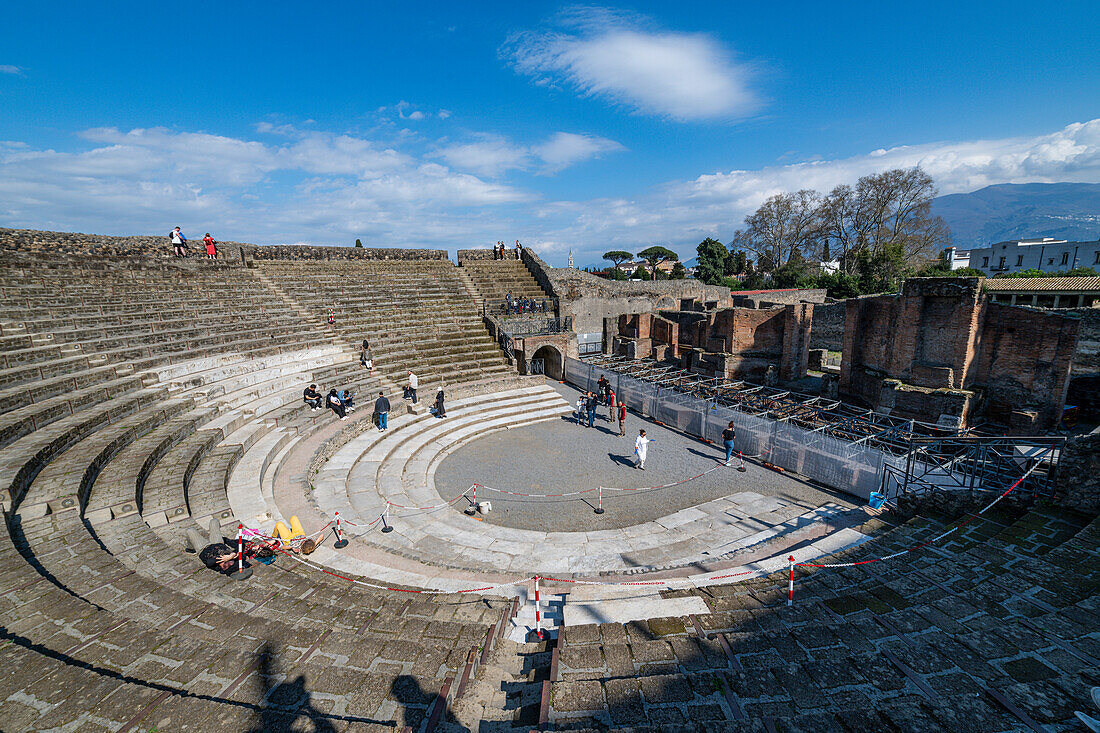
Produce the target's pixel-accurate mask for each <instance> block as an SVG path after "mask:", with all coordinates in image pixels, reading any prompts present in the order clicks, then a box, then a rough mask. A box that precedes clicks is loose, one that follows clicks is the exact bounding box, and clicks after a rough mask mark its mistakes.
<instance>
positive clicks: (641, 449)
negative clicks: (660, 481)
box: [634, 430, 653, 471]
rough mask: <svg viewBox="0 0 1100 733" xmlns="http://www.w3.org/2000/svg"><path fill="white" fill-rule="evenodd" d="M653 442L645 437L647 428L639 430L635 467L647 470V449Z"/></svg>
mask: <svg viewBox="0 0 1100 733" xmlns="http://www.w3.org/2000/svg"><path fill="white" fill-rule="evenodd" d="M652 442H653V441H652V440H650V439H649V438H647V437H645V430H639V431H638V439H637V440H635V441H634V468H640V469H642V470H643V471H644V470H645V456H646V451H647V449H648V447H649V444H650V443H652Z"/></svg>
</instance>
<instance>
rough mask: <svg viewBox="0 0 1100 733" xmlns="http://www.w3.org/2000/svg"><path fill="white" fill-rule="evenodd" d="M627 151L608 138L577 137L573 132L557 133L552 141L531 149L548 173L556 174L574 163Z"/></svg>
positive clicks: (552, 136)
mask: <svg viewBox="0 0 1100 733" xmlns="http://www.w3.org/2000/svg"><path fill="white" fill-rule="evenodd" d="M621 150H626V148H624V147H623V146H622V145H620V144H619V143H617V142H615V141H614V140H608V139H607V138H606V137H596V136H595V135H577V134H575V133H572V132H555V133H554V134H553V135H551V136H550V139H549V140H547V141H546V142H544V143H540V144H538V145H535V146H533V147H532V148H531V151H532V152H533V153H534V154H535V155H537V156H538V157H539V158H541V159H542V161H543V162H544V163H545V164H546V168H545V170H546V172H549V173H555V172H557V171H560V170H562V169H563V168H568V167H569V166H571V165H573V164H574V163H578V162H580V161H582V160H588V159H589V158H597V157H599V156H600V155H601V154H603V153H614V152H618V151H621Z"/></svg>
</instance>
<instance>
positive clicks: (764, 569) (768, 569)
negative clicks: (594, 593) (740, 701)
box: [237, 449, 1050, 625]
mask: <svg viewBox="0 0 1100 733" xmlns="http://www.w3.org/2000/svg"><path fill="white" fill-rule="evenodd" d="M1049 451H1050V449H1048V450H1047V452H1049ZM1038 467H1039V463H1038V461H1036V463H1035V465H1033V466H1032V467H1031V468H1029V469H1028V470H1027V471H1026V472H1024V474H1023V475H1022V476H1021V477H1020V478H1019V479H1017V480H1016V481H1015V482H1014V483H1013V484H1012V485H1011V486H1009V487H1008V488H1007V489H1005V490H1004V491H1003V492H1001V493H1000V494H999V495H998V496H997V498H996V499H994V500H993V501H991V502H990V503H989V504H987V505H986V506H984V507H983V508H982V509H981V510H979V511H978V512H976V513H974V514H971V515H970V517H968V518H967V519H966V520H965V521H962V522H960V523H959V524H957V525H955V526H954V527H952V528H951V529H948V530H947V531H945V532H942V533H940V534H938V535H937V536H935V537H933V538H932V539H930V540H927V541H925V542H921V543H918V544H916V545H914V546H912V547H909V548H907V549H905V550H901V551H899V552H895V553H893V554H890V555H884V556H882V557H877V558H870V559H867V560H858V561H855V562H847V563H811V562H795V559H794V555H789V556H788V557H786V558H783V557H782V556H773V557H770V558H766V559H765V560H762V561H760V562H756V563H753V565H754V566H755V567H753V568H751V569H749V570H743V571H740V572H736V573H725V574H721V575H708V576H707V577H706V578H705V583H706V584H713V583H714V582H716V581H719V580H729V579H731V578H741V577H744V576H747V575H754V576H755V575H771V574H772V573H775V572H779V571H781V570H783V569H787V571H788V575H787V605H788V606H790V605H792V604H793V603H794V581H795V578H794V569H795V568H796V567H805V568H848V567H856V566H859V565H869V564H871V563H876V562H883V561H886V560H892V559H894V558H897V557H901V556H902V555H905V554H908V553H911V552H916V551H917V550H920V549H922V548H924V547H928V546H929V545H932V544H935V543H936V542H939V541H940V540H942V539H944V538H945V537H948V536H950V535H951V534H953V533H954V532H957V531H958V530H960V529H962V528H963V527H965V526H966V525H967V524H969V523H970V522H972V521H974V520H975V519H977V518H979V517H980V516H981V515H983V514H985V513H986V512H987V511H989V510H990V509H992V508H993V507H994V506H996V504H997V503H998V502H1000V501H1001V500H1002V499H1004V498H1005V497H1006V496H1008V495H1009V494H1010V493H1012V492H1013V491H1015V490H1016V488H1017V487H1018V486H1019V485H1020V484H1022V483H1023V482H1024V480H1026V479H1027V477H1028V476H1030V475H1031V473H1032V472H1033V471H1034V470H1035V469H1036V468H1038ZM715 468H717V466H716V467H715ZM713 470H714V468H711V469H708V470H707V471H704V472H703V473H701V474H698V475H697V476H693V477H692V478H690V479H684V480H683V481H680V482H677V483H675V484H668V486H675V485H677V484H679V483H686V482H687V481H691V480H693V479H696V478H699V477H700V476H702V475H705V474H706V473H709V472H710V471H713ZM477 486H480V487H481V488H483V489H489V490H497V489H491V488H490V487H487V486H484V485H482V484H478V485H477ZM602 488H606V487H596V489H597V490H599V489H602ZM649 488H664V487H649ZM612 490H616V489H612ZM618 490H624V491H630V490H633V491H640V490H645V489H618ZM589 491H591V490H589ZM503 493H511V492H503ZM464 495H465V493H463V494H461V495H460V496H464ZM536 496H538V495H536ZM388 512H389V504H388V503H387V506H386V510H385V511H384V512H382V514H380V515H379V516H378V518H377V519H375V520H374V521H373V522H371V523H370V524H369V525H367V527H368V530H369V528H370V527H373V526H374V525H375V524H377V523H378V522H379V521H381V522H382V525H383V527H384V529H383V530H382V531H383V532H385V531H386V529H389V530H391V531H392V529H393V528H392V527H390V526H389V525H388V524H387V522H386V515H387V514H388ZM332 524H333V522H329V523H328V524H326V525H325V527H323V528H322V530H321V531H322V532H323V531H324V530H325V529H327V528H328V527H329V526H331V525H332ZM349 524H353V523H351V522H349ZM355 526H359V525H355ZM245 532H248V533H250V534H253V535H256V536H259V537H264V538H267V539H277V538H273V537H271V536H270V535H266V534H264V533H263V532H260V531H259V530H256V529H252V528H246V527H244V526H243V525H238V530H237V538H238V553H239V554H238V568H239V570H238V572H240V571H243V570H244V568H243V537H244V533H245ZM276 550H277V551H278V552H280V553H282V554H283V555H286V556H287V557H289V558H290V559H292V560H294V561H295V562H298V563H300V564H302V565H305V566H306V567H309V568H312V569H314V570H318V571H320V572H322V573H325V574H326V575H330V576H332V577H335V578H340V579H341V580H346V581H348V582H350V583H353V584H356V585H363V586H365V587H368V588H375V589H378V590H388V591H395V592H400V593H414V594H424V595H436V594H439V593H459V594H464V593H482V592H487V591H491V590H498V589H500V588H511V587H517V586H520V585H526V584H527V583H529V582H532V581H533V582H534V584H535V596H536V625H538V624H539V622H540V619H539V617H538V614H539V610H538V605H537V604H538V600H537V599H538V592H539V591H538V583H539V581H540V580H545V581H550V582H555V583H564V584H568V585H599V586H617V587H654V586H664V587H666V588H669V589H674V588H675V586H677V585H680V584H688V585H693V586H694V585H696V584H697V582H698V581H699V579H701V578H703V576H704V575H706V574H705V573H700V574H696V575H691V576H685V577H679V578H666V579H661V580H641V581H618V582H609V581H599V580H585V579H578V578H556V577H553V576H546V575H534V576H526V577H523V578H517V579H515V580H511V581H506V582H503V583H497V584H495V585H487V586H481V587H478V588H466V589H461V590H455V591H438V590H425V589H415V588H414V589H409V588H397V587H394V586H387V585H381V584H377V583H370V582H368V581H365V580H362V579H359V578H352V577H349V576H347V575H343V574H341V573H338V572H335V571H333V570H330V569H329V568H326V567H324V566H322V565H320V564H319V563H316V562H313V561H310V560H306V559H304V558H302V557H299V556H297V555H295V554H293V553H291V552H287V551H286V550H284V549H283V548H282V545H281V543H277V544H276ZM777 561H778V562H777ZM772 565H774V567H772Z"/></svg>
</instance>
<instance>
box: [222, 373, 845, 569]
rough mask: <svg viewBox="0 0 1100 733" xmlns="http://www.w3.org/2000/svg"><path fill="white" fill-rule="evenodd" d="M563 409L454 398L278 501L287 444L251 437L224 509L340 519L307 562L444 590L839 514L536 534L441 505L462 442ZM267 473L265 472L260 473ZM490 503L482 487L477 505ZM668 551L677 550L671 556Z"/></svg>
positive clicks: (701, 516)
mask: <svg viewBox="0 0 1100 733" xmlns="http://www.w3.org/2000/svg"><path fill="white" fill-rule="evenodd" d="M570 410H571V407H570V405H569V403H568V402H567V401H566V400H565V399H564V398H563V397H562V396H561V395H560V394H559V393H558V392H556V391H555V390H553V389H551V388H550V387H549V386H545V385H543V386H537V387H526V388H519V389H513V390H508V391H502V392H496V393H494V394H493V398H492V400H484V399H481V398H467V399H463V400H458V401H456V402H453V403H451V404H450V405H449V406H448V408H447V418H446V419H445V420H438V419H436V418H435V417H434V416H432V415H430V414H423V415H401V416H397V417H394V418H392V419H391V421H390V429H389V430H388V431H387V432H385V433H378V432H376V431H374V430H368V431H366V432H364V433H362V434H360V435H358V436H356V437H354V438H352V439H351V440H349V441H348V442H346V443H345V444H344V445H342V446H340V447H339V448H338V449H337V450H335V452H333V454H332V455H331V457H330V458H328V460H327V461H326V462H325V463H324V464H323V465H322V466H321V468H320V469H319V470H318V471H317V473H316V475H315V476H312V477H310V478H309V491H308V494H309V496H308V500H307V498H306V497H305V496H303V495H304V494H305V493H306V491H305V488H304V484H300V489H299V490H297V491H288V492H286V493H284V494H280V495H276V493H275V490H274V486H275V483H276V481H275V474H277V473H278V471H279V470H280V466H281V465H282V462H283V460H282V459H284V458H285V457H286V455H287V452H286V451H288V450H289V448H286V449H285V450H283V451H282V452H280V449H281V448H283V444H282V443H280V442H258V443H257V444H256V445H255V446H254V447H253V448H252V449H250V450H249V451H248V453H246V455H245V458H244V459H242V463H241V465H242V466H243V467H244V468H243V470H241V471H238V472H235V473H234V475H233V476H232V477H231V479H230V482H229V499H230V504H231V505H232V507H233V510H234V513H235V514H236V516H238V517H242V518H244V519H245V520H246V523H248V524H249V525H250V526H256V527H259V528H261V529H263V530H264V531H266V532H271V527H272V526H273V525H274V523H275V522H276V521H283V522H284V523H285V521H286V517H288V516H290V515H291V514H297V515H298V516H299V517H300V518H301V519H303V521H305V522H306V526H307V528H309V527H317V526H324V525H325V524H328V523H331V522H332V521H333V519H334V517H335V516H336V514H337V513H339V514H340V516H341V517H342V520H343V522H344V531H345V533H346V534H347V535H348V536H349V537H351V538H352V539H353V542H352V544H351V546H350V547H349V548H347V549H345V550H343V551H341V552H335V551H334V550H332V549H331V548H329V547H327V546H325V547H322V548H320V549H319V550H318V552H317V554H316V555H315V556H314V557H313V558H312V559H313V560H315V561H317V562H320V563H322V564H325V565H328V566H330V567H332V568H333V569H336V570H339V571H341V572H344V573H350V574H355V575H360V576H368V577H372V578H377V579H385V580H386V581H388V582H392V583H398V584H405V585H414V586H421V587H428V588H436V589H442V590H450V591H454V590H459V589H463V588H469V587H472V585H471V584H473V586H480V585H484V584H485V583H487V582H494V583H495V582H501V583H502V582H506V581H508V580H514V579H515V578H522V577H529V576H531V575H534V574H551V575H557V576H561V575H571V576H583V575H590V574H592V573H596V572H629V571H632V572H639V571H640V570H656V569H668V568H676V567H684V566H688V565H693V564H695V565H698V564H701V563H706V562H708V561H713V560H714V559H715V554H714V550H715V548H723V549H722V552H721V553H718V554H733V553H734V552H735V551H738V550H743V549H745V548H748V547H752V546H754V545H757V544H760V543H763V542H767V541H769V540H772V539H774V538H775V537H777V536H778V535H781V534H787V533H791V532H795V531H798V530H802V529H805V528H808V527H810V526H811V525H816V526H821V525H822V523H823V522H827V521H828V520H830V519H833V518H835V517H837V516H838V515H839V514H841V513H843V512H844V511H846V510H845V509H844V508H843V507H841V506H838V505H836V504H832V503H827V504H825V505H823V506H821V507H807V506H805V505H800V504H795V503H791V502H787V501H784V500H782V499H777V498H771V497H762V496H760V495H758V494H754V493H752V492H738V493H736V494H734V495H733V496H731V497H723V498H720V499H716V500H713V501H709V502H705V503H703V504H701V505H700V506H699V507H692V508H689V509H685V510H681V511H680V512H677V513H674V514H671V515H669V516H667V517H660V518H657V519H655V520H652V521H649V522H644V523H641V524H639V525H635V526H632V527H628V528H622V529H606V530H601V531H600V532H597V533H590V532H583V531H582V532H578V531H534V530H524V529H514V528H510V527H505V526H499V525H495V524H490V523H486V522H476V521H475V520H473V519H471V518H470V517H469V516H467V515H466V514H464V513H463V511H462V510H464V509H465V508H467V507H468V506H469V505H470V503H471V502H470V499H468V498H462V497H458V498H457V499H451V500H447V499H445V498H444V497H443V496H441V494H440V492H439V491H438V489H437V488H436V485H435V478H434V477H435V472H436V469H437V468H438V466H439V464H440V462H441V461H442V460H443V459H444V458H446V457H447V456H448V455H450V454H451V453H453V452H454V451H455V450H457V449H458V448H460V447H461V446H463V445H465V444H466V443H468V442H470V441H473V440H476V439H478V438H481V437H484V436H486V435H489V434H491V433H494V432H497V431H501V430H506V429H509V428H513V427H518V426H522V425H526V424H530V423H533V422H539V421H543V420H552V419H557V418H560V417H561V416H562V415H564V414H566V413H569V412H570ZM264 470H268V473H267V474H263V475H261V473H262V471H264ZM722 470H725V469H722ZM257 476H260V478H259V479H257ZM468 496H469V495H468ZM492 496H493V494H492V493H491V492H489V491H485V490H483V491H482V493H481V494H480V495H479V496H478V497H477V498H478V499H481V500H484V499H486V498H489V499H491V498H492ZM592 498H593V499H594V498H595V497H592ZM754 507H755V508H754ZM387 509H388V510H389V512H388V514H387V519H388V522H389V523H390V524H391V525H392V526H393V528H394V530H395V531H393V532H392V533H387V534H383V533H381V532H380V531H378V530H379V529H380V528H381V526H382V525H381V524H379V523H378V517H379V516H380V515H381V514H383V513H386V512H387ZM734 511H739V512H742V513H746V512H747V513H748V514H754V513H755V514H765V513H769V514H770V513H776V514H781V515H782V516H783V517H784V520H783V521H779V520H775V521H774V523H769V522H764V521H760V520H752V522H751V523H749V522H739V521H734V520H733V519H732V517H731V514H732V512H734ZM747 526H751V527H752V529H751V530H746V527H747ZM863 539H864V538H863V536H862V535H860V534H859V533H857V532H855V531H854V530H845V529H841V530H838V531H835V532H833V533H832V534H831V535H830V536H829V537H827V538H822V539H819V540H815V541H813V542H808V543H805V544H804V546H802V547H800V548H799V549H798V553H799V559H800V560H803V559H809V558H812V557H818V556H820V555H822V554H827V553H829V552H833V551H836V550H838V549H840V548H842V547H846V546H850V545H852V544H855V543H858V542H860V541H862V540H863ZM670 547H671V548H674V551H675V552H676V553H680V554H679V555H678V556H676V557H674V558H673V557H671V556H670V555H669V552H668V548H670ZM647 552H648V553H650V555H649V556H652V557H661V558H664V559H663V560H661V561H660V564H659V565H657V564H655V565H652V566H642V565H641V564H640V563H639V558H642V557H646V554H645V553H647ZM408 560H413V561H416V563H418V564H411V563H409V562H407V561H408ZM398 566H400V567H398ZM444 571H451V572H444ZM718 575H723V573H721V572H719V571H714V572H710V573H700V574H699V577H698V579H697V580H698V582H699V583H700V584H705V583H707V582H708V581H710V580H711V578H713V577H714V576H718Z"/></svg>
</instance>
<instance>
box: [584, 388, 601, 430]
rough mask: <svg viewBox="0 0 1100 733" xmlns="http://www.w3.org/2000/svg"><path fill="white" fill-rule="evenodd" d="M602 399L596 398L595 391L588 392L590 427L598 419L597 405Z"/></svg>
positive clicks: (587, 406)
mask: <svg viewBox="0 0 1100 733" xmlns="http://www.w3.org/2000/svg"><path fill="white" fill-rule="evenodd" d="M599 403H600V401H599V400H598V399H597V398H596V393H595V392H589V393H588V404H587V405H585V407H586V408H587V410H588V427H592V423H593V422H594V421H595V420H596V407H597V406H598V405H599Z"/></svg>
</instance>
